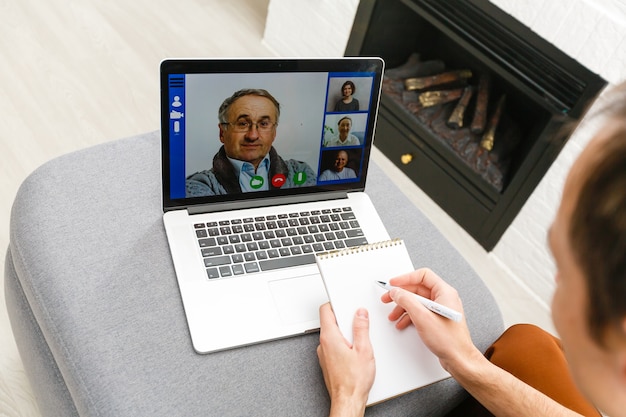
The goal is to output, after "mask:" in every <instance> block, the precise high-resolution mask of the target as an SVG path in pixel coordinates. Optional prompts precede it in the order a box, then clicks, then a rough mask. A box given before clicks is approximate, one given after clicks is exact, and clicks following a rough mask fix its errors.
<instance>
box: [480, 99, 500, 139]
mask: <svg viewBox="0 0 626 417" xmlns="http://www.w3.org/2000/svg"><path fill="white" fill-rule="evenodd" d="M505 101H506V96H505V95H504V94H503V95H502V96H501V97H500V99H499V100H498V105H497V106H496V109H495V110H494V112H493V115H492V116H491V119H489V125H488V126H487V131H486V132H485V134H484V135H483V138H482V140H481V141H480V146H481V147H482V148H484V149H485V150H487V151H490V150H492V149H493V142H494V140H495V137H496V129H498V124H499V123H500V117H501V116H502V109H503V108H504V103H505Z"/></svg>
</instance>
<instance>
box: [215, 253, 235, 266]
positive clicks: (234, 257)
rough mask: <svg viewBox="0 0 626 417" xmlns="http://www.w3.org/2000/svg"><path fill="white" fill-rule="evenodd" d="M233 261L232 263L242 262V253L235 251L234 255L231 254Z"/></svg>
mask: <svg viewBox="0 0 626 417" xmlns="http://www.w3.org/2000/svg"><path fill="white" fill-rule="evenodd" d="M209 259H210V258H209ZM233 262H234V263H237V264H239V263H242V262H243V255H242V254H240V253H236V254H234V255H233Z"/></svg>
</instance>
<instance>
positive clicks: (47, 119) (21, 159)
mask: <svg viewBox="0 0 626 417" xmlns="http://www.w3.org/2000/svg"><path fill="white" fill-rule="evenodd" d="M268 2H269V0H181V1H177V2H174V1H166V0H149V1H148V0H126V1H122V0H46V1H40V0H37V1H35V0H0V115H1V120H2V122H1V123H2V128H1V129H0V196H1V198H0V250H2V251H3V253H4V250H5V248H6V247H7V245H8V241H9V216H10V210H11V203H12V201H13V198H14V196H15V193H16V191H17V189H18V187H19V185H20V184H21V182H22V181H23V180H24V178H26V176H27V175H28V174H29V173H31V172H32V171H33V170H34V169H36V168H37V167H38V166H40V165H41V164H43V163H45V162H46V161H49V160H51V159H53V158H54V157H56V156H59V155H62V154H65V153H67V152H71V151H74V150H77V149H81V148H85V147H88V146H92V145H95V144H98V143H102V142H105V141H109V140H115V139H119V138H122V137H127V136H132V135H136V134H140V133H144V132H147V131H154V130H158V129H159V108H158V106H159V83H158V66H159V63H160V61H161V60H162V59H164V58H167V57H235V56H271V55H272V53H271V51H269V50H268V49H267V48H266V47H265V46H264V45H263V44H262V41H261V39H262V36H263V30H264V24H265V16H266V13H267V6H268ZM373 158H374V160H376V161H377V163H379V164H381V166H383V167H384V168H385V169H386V170H387V171H388V172H389V173H390V175H392V176H393V177H394V178H397V181H398V184H399V185H400V186H401V188H402V189H403V191H405V192H406V193H407V195H409V196H410V197H411V198H412V200H413V201H414V202H415V204H416V205H417V206H418V207H420V209H422V211H424V212H425V214H426V215H427V216H429V218H431V220H432V221H433V222H434V223H435V224H436V225H437V226H438V227H439V228H440V230H442V232H443V233H444V234H445V236H446V237H447V238H448V239H449V240H450V241H451V242H453V244H455V245H456V246H457V248H458V249H459V251H460V252H461V253H462V254H463V255H464V256H465V257H466V259H468V261H469V262H470V263H471V265H472V266H473V267H474V268H475V269H476V271H477V272H478V273H479V275H481V277H483V279H484V280H485V281H486V282H487V283H488V285H489V287H490V289H491V290H492V292H494V294H495V295H496V298H497V299H498V300H499V302H500V306H501V308H502V309H503V313H504V316H505V321H506V322H507V324H510V323H513V322H519V321H530V322H536V323H538V324H540V325H541V324H545V326H549V319H548V321H546V314H545V309H543V310H542V309H541V308H540V309H535V308H534V307H533V308H530V307H529V306H530V305H532V300H530V301H529V300H527V299H526V298H524V297H523V296H521V295H520V294H522V293H523V292H520V291H517V289H516V288H515V286H514V285H513V286H511V284H510V282H509V281H507V280H506V279H502V269H501V268H499V267H498V265H495V264H494V262H493V259H491V258H490V256H489V254H487V253H485V252H484V251H483V250H482V249H481V248H480V247H479V246H478V245H477V244H476V243H475V242H474V241H473V240H472V239H471V238H469V236H467V234H465V233H464V232H463V231H462V230H461V229H460V228H459V227H458V226H456V224H455V223H454V222H453V221H452V220H451V219H450V218H448V217H447V216H445V214H442V212H441V210H440V209H438V207H436V205H434V203H432V202H430V200H429V199H428V198H427V197H426V196H425V195H424V194H423V193H422V192H421V191H420V190H419V189H417V187H415V186H414V184H413V183H411V181H410V180H408V179H407V178H406V177H405V176H404V174H402V173H401V172H400V171H399V170H397V169H396V168H395V166H394V165H393V164H391V163H390V162H389V161H388V160H386V158H385V157H384V156H383V155H382V154H381V153H380V152H378V151H376V150H375V152H374V155H373ZM3 265H4V256H2V257H0V266H3ZM2 270H4V268H2ZM0 288H1V289H0V297H1V299H2V300H4V289H3V286H2V287H0ZM529 303H531V304H529ZM545 326H544V327H545ZM42 411H43V412H42V413H39V411H38V410H37V408H36V406H35V405H34V401H33V397H32V393H31V391H30V387H29V385H28V382H27V380H26V377H25V375H24V371H23V365H22V362H21V360H20V358H19V355H18V353H17V349H16V347H15V344H14V341H13V338H12V335H11V331H10V326H9V323H8V318H7V313H6V308H5V306H4V302H3V301H2V302H0V416H7V417H15V416H21V417H23V416H40V415H45V410H42Z"/></svg>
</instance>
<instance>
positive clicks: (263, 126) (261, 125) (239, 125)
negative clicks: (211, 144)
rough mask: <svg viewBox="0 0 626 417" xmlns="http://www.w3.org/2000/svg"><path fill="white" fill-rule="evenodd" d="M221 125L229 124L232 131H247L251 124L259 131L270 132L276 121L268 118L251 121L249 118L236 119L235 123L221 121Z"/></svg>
mask: <svg viewBox="0 0 626 417" xmlns="http://www.w3.org/2000/svg"><path fill="white" fill-rule="evenodd" d="M222 124H223V125H229V126H232V127H233V132H238V133H244V132H249V131H250V129H252V126H254V127H256V130H258V131H259V132H261V133H265V132H270V131H271V130H272V129H273V128H274V127H276V126H277V125H278V123H274V122H270V121H269V120H261V121H260V122H256V123H252V122H251V121H250V120H237V121H236V122H235V123H230V122H226V123H222Z"/></svg>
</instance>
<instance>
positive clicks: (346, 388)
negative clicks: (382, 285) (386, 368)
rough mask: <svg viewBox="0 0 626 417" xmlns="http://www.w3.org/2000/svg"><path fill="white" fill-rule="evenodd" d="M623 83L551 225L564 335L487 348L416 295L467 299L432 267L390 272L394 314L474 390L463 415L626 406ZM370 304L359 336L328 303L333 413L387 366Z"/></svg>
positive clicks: (345, 412)
mask: <svg viewBox="0 0 626 417" xmlns="http://www.w3.org/2000/svg"><path fill="white" fill-rule="evenodd" d="M617 93H618V94H619V95H620V96H619V99H618V100H615V101H614V103H612V108H611V107H608V109H609V110H610V111H611V112H612V114H611V117H609V119H608V121H607V122H606V124H605V125H604V128H602V129H601V130H600V131H599V133H598V134H597V135H596V136H595V137H594V139H592V141H591V142H590V143H589V145H588V146H587V147H586V148H585V149H584V150H583V152H582V153H581V155H580V157H579V158H578V160H577V161H576V162H575V163H574V165H573V167H572V170H571V171H570V174H569V176H568V178H567V180H566V184H565V187H564V190H563V195H562V200H561V204H560V206H559V209H558V212H557V214H556V218H555V220H554V223H553V224H552V227H551V228H550V231H549V233H548V242H549V246H550V249H551V252H552V254H553V256H554V259H555V263H556V267H557V275H556V290H555V293H554V297H553V301H552V317H553V320H554V324H555V328H556V330H557V331H558V333H559V335H560V337H561V340H560V341H559V340H557V339H556V338H553V337H552V336H551V335H548V334H547V333H546V332H544V331H543V330H541V329H539V328H537V327H535V326H530V325H517V326H513V327H512V328H510V329H508V330H507V331H506V332H505V333H504V334H503V336H502V337H501V338H500V339H499V340H498V341H496V342H495V343H494V345H492V347H491V348H490V349H489V350H488V351H487V354H486V356H483V355H482V354H481V352H479V351H478V349H477V348H476V347H475V346H474V345H473V343H472V340H471V338H470V334H469V330H468V328H467V325H466V323H464V322H461V323H455V322H452V321H450V320H446V319H444V318H441V317H439V316H437V315H435V314H433V313H431V312H430V311H429V310H427V309H426V308H425V307H423V306H422V305H421V304H420V303H418V302H417V301H415V299H414V297H412V295H411V293H412V292H413V293H419V294H421V295H423V296H425V297H428V298H431V299H433V300H435V301H437V302H439V303H441V304H444V305H447V306H449V307H451V308H454V309H457V310H462V303H461V300H460V299H459V296H458V294H457V292H456V291H455V290H454V288H452V287H450V286H449V285H448V284H446V282H444V281H443V280H442V279H441V278H440V277H438V276H437V275H435V274H434V273H433V272H432V271H430V270H427V269H422V270H418V271H415V272H413V273H410V274H407V275H404V276H400V277H397V278H394V279H392V280H391V281H390V283H391V284H392V285H394V286H398V287H401V288H396V289H393V290H392V291H390V292H389V293H386V294H385V295H383V297H382V301H383V302H386V303H388V302H394V303H395V304H396V307H395V309H394V310H393V311H392V313H391V314H390V316H389V318H390V320H397V324H396V326H397V327H398V328H400V329H405V328H406V327H409V325H410V324H411V323H412V324H413V325H414V328H409V329H405V331H415V330H417V332H418V333H419V334H420V336H421V338H422V340H423V341H424V343H425V344H426V345H427V346H428V347H429V349H430V350H432V351H433V353H435V354H436V355H437V356H438V357H439V360H440V363H441V365H442V366H443V367H444V369H446V370H447V371H448V372H449V373H450V374H451V375H452V377H454V378H455V379H456V380H457V381H458V382H459V383H460V384H461V385H462V386H463V387H464V388H465V389H466V390H467V391H468V392H469V393H470V395H471V396H472V398H470V402H471V401H473V404H474V405H473V406H472V407H475V408H471V409H470V408H468V409H466V410H463V409H461V410H455V411H456V412H457V414H454V415H490V414H487V413H486V411H487V410H488V411H489V412H490V413H493V414H495V415H511V416H544V415H545V416H566V415H579V414H576V413H580V414H584V415H596V416H599V413H598V411H597V410H596V409H595V407H597V408H598V409H600V410H602V411H603V412H604V413H606V414H608V415H610V416H612V417H617V416H620V415H621V416H624V415H626V84H624V85H622V87H621V88H620V89H618V90H617ZM367 314H368V313H367V311H365V310H363V309H361V310H359V311H357V312H356V314H355V319H354V325H353V332H354V343H353V344H352V345H349V344H348V343H347V342H346V340H345V339H344V338H343V337H342V336H341V333H340V332H339V330H338V328H337V325H336V323H335V320H334V315H333V313H332V310H331V308H330V306H329V305H328V304H325V305H323V306H322V307H321V308H320V320H321V332H320V346H319V348H318V356H319V360H320V365H321V367H322V370H323V373H324V380H325V382H326V385H327V388H328V391H329V393H330V397H331V415H333V416H334V415H341V416H356V415H359V416H360V415H363V411H364V404H365V401H366V398H367V393H368V391H369V389H370V388H371V385H372V383H373V380H374V373H375V369H374V367H375V364H374V356H373V352H372V349H371V344H370V342H369V336H368V328H369V321H368V315H367ZM529 340H530V343H529ZM561 343H562V348H561ZM544 356H545V357H544ZM488 358H489V359H488ZM490 360H491V361H490ZM539 361H541V363H538V362H539ZM568 368H569V369H568ZM465 405H467V406H468V407H470V405H469V402H468V404H465V403H463V404H462V405H461V407H463V406H465ZM418 406H419V404H416V407H418ZM594 406H595V407H594ZM485 408H486V410H485ZM478 410H481V411H478ZM572 410H574V411H575V412H574V411H572Z"/></svg>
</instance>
